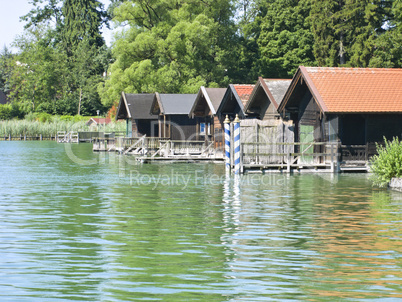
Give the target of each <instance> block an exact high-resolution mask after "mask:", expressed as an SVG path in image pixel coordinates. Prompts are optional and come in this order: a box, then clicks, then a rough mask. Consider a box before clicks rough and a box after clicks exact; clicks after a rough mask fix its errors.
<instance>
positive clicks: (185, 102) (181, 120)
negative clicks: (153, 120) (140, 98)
mask: <svg viewBox="0 0 402 302" xmlns="http://www.w3.org/2000/svg"><path fill="white" fill-rule="evenodd" d="M196 97H197V95H196V94H159V93H156V94H155V99H154V101H153V103H152V106H151V110H150V112H149V114H151V115H155V116H157V117H158V133H159V138H163V139H170V140H176V141H187V140H197V120H196V119H192V118H190V117H189V113H190V110H191V107H192V106H193V104H194V101H195V98H196Z"/></svg>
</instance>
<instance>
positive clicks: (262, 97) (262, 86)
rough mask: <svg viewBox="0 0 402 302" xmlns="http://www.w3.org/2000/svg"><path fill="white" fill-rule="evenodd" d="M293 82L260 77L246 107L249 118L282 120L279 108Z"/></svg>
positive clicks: (245, 110)
mask: <svg viewBox="0 0 402 302" xmlns="http://www.w3.org/2000/svg"><path fill="white" fill-rule="evenodd" d="M291 81H292V80H285V79H263V78H262V77H259V78H258V81H257V83H256V84H255V86H254V89H253V91H252V92H251V95H250V98H249V100H248V102H247V103H246V104H245V106H244V112H245V114H246V115H247V117H255V118H257V119H259V120H272V119H274V120H277V119H280V114H279V112H278V107H279V104H280V103H281V101H282V98H283V96H284V95H285V93H286V91H287V89H288V88H289V85H290V82H291Z"/></svg>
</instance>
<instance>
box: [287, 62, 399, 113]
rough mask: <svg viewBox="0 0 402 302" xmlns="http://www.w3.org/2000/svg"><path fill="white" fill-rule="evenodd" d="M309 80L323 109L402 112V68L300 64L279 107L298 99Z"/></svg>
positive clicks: (327, 110) (353, 111) (333, 110)
mask: <svg viewBox="0 0 402 302" xmlns="http://www.w3.org/2000/svg"><path fill="white" fill-rule="evenodd" d="M303 83H305V84H306V85H307V87H308V89H309V90H310V92H311V94H312V95H313V97H314V99H315V101H316V102H317V104H318V105H319V106H320V108H321V110H322V111H323V112H327V113H380V112H389V113H391V112H402V69H400V68H336V67H304V66H300V67H299V69H298V70H297V72H296V74H295V76H294V77H293V80H292V83H291V85H290V87H289V89H288V91H287V92H286V94H285V96H284V98H283V101H282V104H281V105H280V106H279V111H282V110H283V109H284V108H285V107H287V106H291V104H292V103H295V102H297V101H296V99H297V97H296V94H297V92H296V91H297V89H298V87H300V86H301V85H303Z"/></svg>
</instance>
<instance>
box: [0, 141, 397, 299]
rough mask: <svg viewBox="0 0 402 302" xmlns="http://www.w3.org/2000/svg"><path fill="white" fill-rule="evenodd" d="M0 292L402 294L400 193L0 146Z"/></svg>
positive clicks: (355, 181) (358, 178) (342, 178)
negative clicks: (236, 175)
mask: <svg viewBox="0 0 402 302" xmlns="http://www.w3.org/2000/svg"><path fill="white" fill-rule="evenodd" d="M0 163H1V164H0V171H1V173H0V184H1V185H0V301H370V302H372V301H402V238H401V236H402V223H401V221H402V194H401V193H397V192H392V191H388V190H379V189H374V188H372V186H371V183H370V180H369V179H368V176H367V174H341V175H326V174H301V175H297V174H295V175H290V176H289V175H286V174H266V175H257V174H249V175H242V176H240V177H237V178H235V177H234V176H231V175H226V174H225V170H224V166H223V164H205V163H204V164H197V163H187V164H140V163H137V162H136V161H135V159H134V157H128V156H124V155H117V154H114V153H108V154H105V153H93V152H92V145H90V144H79V145H78V144H77V145H69V144H57V143H55V142H45V141H43V142H0Z"/></svg>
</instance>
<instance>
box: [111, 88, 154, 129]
mask: <svg viewBox="0 0 402 302" xmlns="http://www.w3.org/2000/svg"><path fill="white" fill-rule="evenodd" d="M155 99H156V95H155V94H154V93H150V94H145V93H141V94H129V93H124V92H122V94H121V97H120V102H119V106H118V108H117V113H116V120H119V119H125V120H126V123H127V128H126V129H127V130H126V137H141V136H144V135H146V136H148V137H158V135H159V127H158V115H152V114H151V113H150V111H151V107H152V104H153V102H154V100H155Z"/></svg>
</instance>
